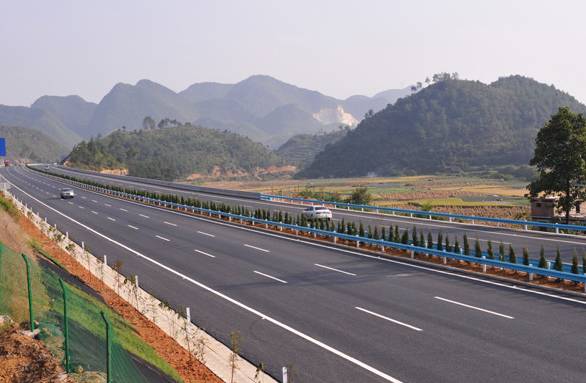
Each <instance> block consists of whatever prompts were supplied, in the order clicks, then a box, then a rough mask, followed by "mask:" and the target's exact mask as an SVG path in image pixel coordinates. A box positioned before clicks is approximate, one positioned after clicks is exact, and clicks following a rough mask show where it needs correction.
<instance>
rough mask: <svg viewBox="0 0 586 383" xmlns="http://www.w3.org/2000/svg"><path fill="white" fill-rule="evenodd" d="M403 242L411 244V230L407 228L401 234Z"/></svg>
mask: <svg viewBox="0 0 586 383" xmlns="http://www.w3.org/2000/svg"><path fill="white" fill-rule="evenodd" d="M401 243H402V244H403V245H408V244H409V232H408V231H407V230H405V231H404V232H403V235H402V236H401Z"/></svg>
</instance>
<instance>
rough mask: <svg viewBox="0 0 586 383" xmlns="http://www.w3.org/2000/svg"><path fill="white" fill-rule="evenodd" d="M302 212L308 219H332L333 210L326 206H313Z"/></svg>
mask: <svg viewBox="0 0 586 383" xmlns="http://www.w3.org/2000/svg"><path fill="white" fill-rule="evenodd" d="M302 214H303V215H304V216H305V217H306V218H307V219H327V220H331V219H332V211H331V210H330V209H328V208H327V207H325V206H311V207H308V208H307V209H305V210H303V212H302Z"/></svg>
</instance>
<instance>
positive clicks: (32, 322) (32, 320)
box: [20, 254, 35, 332]
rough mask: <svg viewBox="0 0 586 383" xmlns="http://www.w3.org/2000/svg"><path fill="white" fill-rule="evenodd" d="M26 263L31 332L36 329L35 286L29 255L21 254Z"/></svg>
mask: <svg viewBox="0 0 586 383" xmlns="http://www.w3.org/2000/svg"><path fill="white" fill-rule="evenodd" d="M20 255H21V256H22V259H23V260H24V263H25V265H26V284H27V290H28V313H29V322H30V329H31V332H32V331H35V315H34V312H33V287H32V281H31V263H30V260H29V259H28V257H27V256H26V255H24V254H20Z"/></svg>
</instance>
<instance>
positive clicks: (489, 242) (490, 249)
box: [486, 240, 494, 259]
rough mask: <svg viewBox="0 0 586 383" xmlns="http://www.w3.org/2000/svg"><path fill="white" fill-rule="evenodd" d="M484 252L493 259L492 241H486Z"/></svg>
mask: <svg viewBox="0 0 586 383" xmlns="http://www.w3.org/2000/svg"><path fill="white" fill-rule="evenodd" d="M486 254H487V255H488V259H494V250H493V249H492V241H490V240H489V241H488V244H487V247H486Z"/></svg>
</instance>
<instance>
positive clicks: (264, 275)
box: [254, 270, 287, 283]
mask: <svg viewBox="0 0 586 383" xmlns="http://www.w3.org/2000/svg"><path fill="white" fill-rule="evenodd" d="M254 272H255V273H256V274H258V275H262V276H263V277H267V278H270V279H273V280H275V281H277V282H281V283H287V281H284V280H282V279H279V278H276V277H273V276H272V275H268V274H265V273H261V272H260V271H256V270H254Z"/></svg>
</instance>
